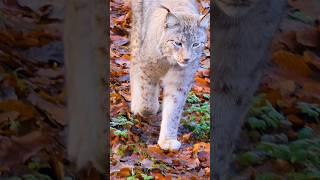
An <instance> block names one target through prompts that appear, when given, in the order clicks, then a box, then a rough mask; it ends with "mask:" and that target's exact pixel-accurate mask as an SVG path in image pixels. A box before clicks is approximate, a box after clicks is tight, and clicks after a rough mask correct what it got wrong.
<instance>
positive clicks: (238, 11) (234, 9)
mask: <svg viewBox="0 0 320 180" xmlns="http://www.w3.org/2000/svg"><path fill="white" fill-rule="evenodd" d="M259 1H261V0H216V4H217V5H218V6H219V7H220V8H221V9H222V10H223V11H224V12H225V13H226V14H227V15H228V16H232V17H236V16H244V15H245V14H247V13H248V12H249V10H251V9H252V8H254V7H255V6H256V4H257V3H258V2H259Z"/></svg>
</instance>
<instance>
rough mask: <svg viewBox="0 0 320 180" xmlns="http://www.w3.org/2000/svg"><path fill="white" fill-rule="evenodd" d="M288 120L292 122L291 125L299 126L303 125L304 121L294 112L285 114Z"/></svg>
mask: <svg viewBox="0 0 320 180" xmlns="http://www.w3.org/2000/svg"><path fill="white" fill-rule="evenodd" d="M287 118H288V120H289V121H290V122H291V123H292V126H293V127H297V128H301V127H304V124H305V122H304V121H303V120H302V119H300V118H299V117H298V116H296V115H294V114H290V115H288V116H287Z"/></svg>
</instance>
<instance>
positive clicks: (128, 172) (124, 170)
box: [118, 167, 131, 177]
mask: <svg viewBox="0 0 320 180" xmlns="http://www.w3.org/2000/svg"><path fill="white" fill-rule="evenodd" d="M118 175H119V176H120V177H128V176H130V175H131V170H130V169H129V168H126V167H125V168H122V169H120V172H119V173H118Z"/></svg>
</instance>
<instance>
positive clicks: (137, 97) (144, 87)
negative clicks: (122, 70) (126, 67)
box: [130, 64, 159, 116]
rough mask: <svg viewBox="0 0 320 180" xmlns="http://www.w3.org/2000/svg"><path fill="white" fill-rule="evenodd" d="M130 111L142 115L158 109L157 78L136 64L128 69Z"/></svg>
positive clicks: (152, 112)
mask: <svg viewBox="0 0 320 180" xmlns="http://www.w3.org/2000/svg"><path fill="white" fill-rule="evenodd" d="M130 81H131V111H132V112H133V113H134V114H140V115H142V116H146V115H152V114H156V113H157V112H158V110H159V100H158V97H159V83H158V79H157V78H155V77H153V76H151V75H149V74H148V73H147V70H146V69H144V68H143V67H142V66H138V64H133V65H132V66H131V69H130Z"/></svg>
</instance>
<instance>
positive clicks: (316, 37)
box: [297, 28, 320, 48]
mask: <svg viewBox="0 0 320 180" xmlns="http://www.w3.org/2000/svg"><path fill="white" fill-rule="evenodd" d="M297 41H298V43H300V44H301V45H303V46H307V47H313V48H315V47H320V32H319V31H317V29H316V28H312V29H311V28H310V29H306V30H303V31H298V32H297Z"/></svg>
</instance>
